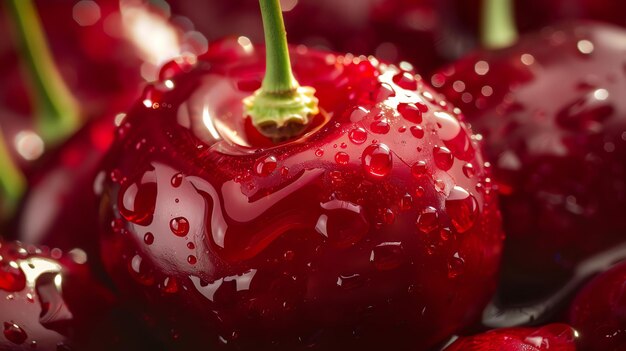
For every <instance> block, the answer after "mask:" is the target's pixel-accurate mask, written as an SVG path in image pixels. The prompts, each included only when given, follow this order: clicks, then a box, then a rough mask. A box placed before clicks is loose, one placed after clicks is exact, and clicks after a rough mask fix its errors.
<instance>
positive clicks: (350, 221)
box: [315, 200, 370, 247]
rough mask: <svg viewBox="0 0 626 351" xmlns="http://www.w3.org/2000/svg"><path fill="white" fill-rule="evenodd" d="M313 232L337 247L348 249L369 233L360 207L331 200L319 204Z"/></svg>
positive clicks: (367, 224)
mask: <svg viewBox="0 0 626 351" xmlns="http://www.w3.org/2000/svg"><path fill="white" fill-rule="evenodd" d="M321 207H322V209H324V213H323V214H322V215H320V217H319V218H318V220H317V224H316V225H315V230H316V231H317V232H318V233H320V234H321V235H323V236H324V237H326V238H327V239H328V240H329V242H330V243H331V244H333V245H335V246H338V247H350V246H352V245H354V244H356V243H358V242H359V241H360V240H361V239H362V238H363V237H364V236H365V234H367V232H368V231H369V228H370V226H369V223H368V221H367V219H366V218H365V215H364V213H363V209H362V208H361V206H359V205H356V204H353V203H351V202H347V201H340V200H331V201H329V202H325V203H322V204H321Z"/></svg>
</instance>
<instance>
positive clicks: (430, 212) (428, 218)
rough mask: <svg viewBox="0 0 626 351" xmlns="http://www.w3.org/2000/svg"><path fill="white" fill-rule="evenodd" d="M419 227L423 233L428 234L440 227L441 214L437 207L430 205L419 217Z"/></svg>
mask: <svg viewBox="0 0 626 351" xmlns="http://www.w3.org/2000/svg"><path fill="white" fill-rule="evenodd" d="M416 225H417V229H419V230H420V231H421V232H422V233H425V234H428V233H430V232H432V231H434V230H435V229H437V228H439V214H438V213H437V209H435V208H434V207H431V206H428V207H426V208H425V209H424V210H422V212H421V213H420V214H419V216H418V217H417V222H416Z"/></svg>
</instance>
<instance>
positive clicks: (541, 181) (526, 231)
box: [432, 22, 626, 299]
mask: <svg viewBox="0 0 626 351" xmlns="http://www.w3.org/2000/svg"><path fill="white" fill-rule="evenodd" d="M625 40H626V32H624V30H622V29H620V28H617V27H613V26H610V25H601V24H593V23H587V22H581V23H570V24H564V25H559V26H555V27H548V28H546V29H544V30H542V31H541V32H539V33H535V34H533V35H528V36H525V37H522V38H521V39H520V40H519V42H518V43H517V44H515V45H514V46H512V47H509V48H506V49H500V50H494V51H478V52H476V53H474V54H471V55H469V56H467V57H466V58H465V59H463V60H460V61H459V62H457V63H456V64H454V65H452V66H450V67H447V68H445V69H443V70H441V71H440V72H438V73H437V74H435V75H434V76H433V78H432V81H433V83H434V84H435V85H436V86H440V87H441V88H442V89H443V90H444V92H445V94H446V95H447V96H448V97H449V98H450V99H451V100H452V101H453V102H454V103H455V104H456V105H457V106H459V107H460V108H461V109H462V110H463V112H464V114H465V116H466V118H467V120H468V121H469V122H470V123H471V124H472V126H473V127H474V128H475V130H476V131H477V132H479V133H481V134H482V135H483V137H484V140H485V141H486V142H485V149H486V152H487V154H488V156H489V159H490V160H492V163H493V168H494V175H495V178H496V183H497V184H496V185H497V188H498V190H499V193H500V195H501V205H502V211H503V218H504V227H505V232H506V233H507V245H506V246H505V258H504V268H503V275H502V276H503V283H504V289H505V294H504V295H505V296H508V297H510V298H513V299H525V298H529V297H530V298H537V297H539V296H541V294H543V293H545V292H546V291H549V290H550V289H553V288H556V287H558V286H559V284H561V283H563V281H564V280H565V279H567V277H568V276H569V274H570V273H571V272H572V270H573V268H574V267H575V266H576V264H577V262H579V261H580V260H581V259H583V258H585V257H587V256H589V255H591V254H593V253H597V252H600V251H602V250H604V249H606V248H607V247H609V246H611V245H612V244H615V243H617V242H620V241H622V240H624V238H625V237H624V235H623V233H624V232H625V231H626V218H625V217H624V216H623V215H622V214H621V209H622V208H623V207H624V206H625V205H626V162H625V160H626V143H625V142H624V138H625V135H626V134H625V132H626V104H625V103H624V100H623V99H622V98H621V96H623V95H624V94H626V79H625V77H624V74H625V71H624V62H623V56H624V52H625V51H624V50H625V49H624V45H623V43H624V41H625ZM521 286H525V287H526V288H524V289H519V287H521ZM527 292H528V294H527ZM527 295H533V296H527Z"/></svg>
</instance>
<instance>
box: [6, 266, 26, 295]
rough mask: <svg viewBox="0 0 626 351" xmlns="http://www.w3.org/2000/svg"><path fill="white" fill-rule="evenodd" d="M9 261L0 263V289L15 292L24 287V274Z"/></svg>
mask: <svg viewBox="0 0 626 351" xmlns="http://www.w3.org/2000/svg"><path fill="white" fill-rule="evenodd" d="M11 263H13V261H11V262H2V263H1V264H0V289H1V290H4V291H8V292H15V291H20V290H22V289H24V287H25V286H26V276H25V275H24V272H22V270H21V269H20V268H19V266H17V265H15V264H11Z"/></svg>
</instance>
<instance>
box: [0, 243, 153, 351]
mask: <svg viewBox="0 0 626 351" xmlns="http://www.w3.org/2000/svg"><path fill="white" fill-rule="evenodd" d="M86 260H88V257H87V256H86V254H85V252H83V251H82V250H72V251H70V252H68V253H63V252H62V251H61V250H59V249H52V250H51V249H50V248H48V247H45V246H44V247H36V246H33V245H26V244H22V243H20V242H9V241H0V330H1V331H2V333H0V349H1V350H51V351H58V350H73V349H78V350H111V349H115V350H137V349H141V348H142V347H146V346H148V347H154V345H151V344H150V342H149V341H147V340H149V339H148V338H146V337H145V335H142V329H141V327H140V326H138V325H137V323H136V322H135V325H133V322H131V321H133V319H131V318H129V316H128V315H127V314H126V313H125V312H122V309H121V308H120V305H118V304H117V302H116V299H115V296H114V295H113V294H112V293H111V291H110V290H109V289H108V288H106V287H105V286H104V285H103V284H102V283H100V282H99V281H98V280H96V279H95V278H94V276H93V275H92V273H91V272H90V270H89V269H88V267H87V265H86V264H85V262H86ZM158 349H159V348H156V350H158Z"/></svg>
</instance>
